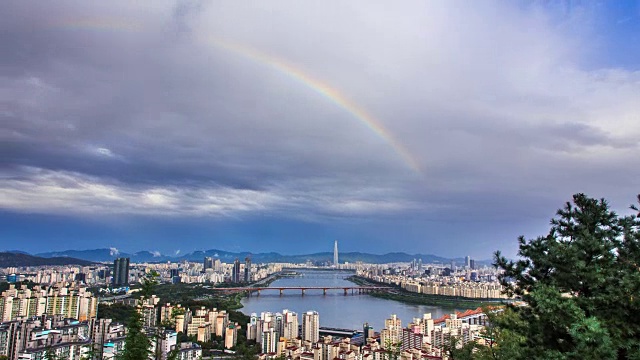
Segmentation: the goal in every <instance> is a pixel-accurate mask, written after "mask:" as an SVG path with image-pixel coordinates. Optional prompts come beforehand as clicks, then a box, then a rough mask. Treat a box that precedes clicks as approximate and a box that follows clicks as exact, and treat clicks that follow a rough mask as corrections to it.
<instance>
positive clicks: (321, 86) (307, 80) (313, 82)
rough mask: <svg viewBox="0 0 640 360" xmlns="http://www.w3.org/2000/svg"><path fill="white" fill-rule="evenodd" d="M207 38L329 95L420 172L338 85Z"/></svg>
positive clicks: (412, 159)
mask: <svg viewBox="0 0 640 360" xmlns="http://www.w3.org/2000/svg"><path fill="white" fill-rule="evenodd" d="M205 42H207V43H209V44H211V45H213V46H215V47H217V48H221V49H224V50H227V51H229V52H232V53H234V54H239V55H241V56H243V57H244V58H247V59H250V60H252V61H254V62H256V63H259V64H262V65H266V66H269V67H271V68H272V69H275V70H277V71H278V72H280V73H282V74H284V75H286V76H288V77H290V78H292V79H294V80H296V81H297V82H299V83H301V84H302V85H304V86H306V87H308V88H309V89H311V90H313V91H315V92H316V93H318V94H320V95H322V96H323V97H325V98H327V99H329V100H330V101H331V102H333V103H335V104H336V105H338V106H339V107H341V108H342V109H344V110H346V111H347V112H348V113H349V114H351V115H352V116H353V117H354V118H355V119H357V120H359V121H360V122H362V123H363V124H365V125H366V126H367V127H368V128H369V129H371V130H372V131H373V132H374V133H376V134H377V135H378V136H379V137H381V138H382V139H384V140H385V142H387V143H388V144H390V145H391V147H392V148H393V149H394V150H395V152H396V153H397V154H398V155H399V156H400V157H401V158H402V160H403V161H404V162H405V163H406V164H407V166H409V168H411V169H412V170H413V171H415V172H416V173H418V174H421V173H422V171H421V168H420V165H419V163H418V161H417V160H416V159H415V157H414V156H413V155H412V154H411V153H410V152H409V150H407V148H406V147H405V146H404V145H402V144H401V143H400V142H399V141H398V140H397V139H396V138H395V136H393V134H392V133H391V132H390V131H389V130H388V129H387V128H386V127H385V126H384V125H382V124H381V123H380V121H378V120H377V119H376V118H375V117H373V116H372V115H371V114H369V113H368V112H367V111H366V110H365V109H364V108H362V107H361V106H359V105H358V104H356V103H355V102H353V101H351V100H350V99H349V98H347V97H346V96H344V95H343V94H342V93H341V92H340V91H338V90H337V89H335V88H333V87H331V86H329V85H328V84H326V83H324V82H322V81H320V80H318V79H315V78H314V77H312V76H311V75H309V74H308V73H305V72H303V71H302V70H300V69H299V68H297V67H295V66H293V65H291V64H289V63H287V62H286V61H284V60H283V59H280V58H277V57H275V56H271V55H268V54H265V53H262V52H259V51H258V50H256V49H253V48H249V47H247V46H243V45H240V44H237V43H232V42H228V41H225V40H222V39H219V38H211V37H210V38H208V39H207V40H205Z"/></svg>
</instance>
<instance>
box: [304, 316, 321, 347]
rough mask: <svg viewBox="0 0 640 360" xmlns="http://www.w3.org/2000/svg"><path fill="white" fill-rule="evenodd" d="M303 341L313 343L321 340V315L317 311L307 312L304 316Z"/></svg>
mask: <svg viewBox="0 0 640 360" xmlns="http://www.w3.org/2000/svg"><path fill="white" fill-rule="evenodd" d="M302 340H303V341H304V340H308V341H311V342H312V343H316V342H318V340H320V315H319V314H318V312H317V311H307V312H306V313H304V314H303V315H302Z"/></svg>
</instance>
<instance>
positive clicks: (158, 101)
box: [0, 1, 640, 251]
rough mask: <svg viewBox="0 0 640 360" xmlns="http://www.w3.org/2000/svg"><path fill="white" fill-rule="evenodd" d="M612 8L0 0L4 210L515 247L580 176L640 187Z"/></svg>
mask: <svg viewBox="0 0 640 360" xmlns="http://www.w3.org/2000/svg"><path fill="white" fill-rule="evenodd" d="M576 14H578V15H576ZM585 14H586V15H585ZM597 15H598V14H597V13H596V12H592V11H586V12H580V11H575V12H574V11H572V12H564V11H562V12H560V13H558V11H557V9H554V8H546V7H544V6H539V5H538V4H535V3H534V4H533V5H527V6H514V5H510V4H504V3H502V4H501V3H489V4H485V5H483V6H479V5H478V6H470V5H469V4H465V3H458V2H455V1H454V2H446V3H424V2H409V3H403V4H400V5H397V6H393V7H389V6H388V4H386V3H382V2H367V3H366V4H365V3H359V2H353V3H340V2H304V3H300V2H277V3H273V2H270V3H245V2H218V3H207V2H198V1H187V2H183V1H181V2H168V1H167V2H154V3H148V4H133V3H127V2H121V3H109V4H106V3H105V4H86V3H82V2H56V3H44V4H37V6H36V5H35V4H33V3H29V2H17V3H10V4H5V6H4V9H3V12H2V14H0V30H1V31H0V46H1V48H0V51H1V53H2V55H1V57H0V123H1V124H2V126H1V127H0V140H1V141H0V169H1V170H2V173H3V176H2V177H1V178H0V185H1V186H0V195H1V200H0V207H1V208H2V209H3V210H5V211H9V212H17V213H27V214H28V213H39V214H50V213H62V214H68V215H69V216H72V217H83V216H91V215H98V216H99V215H100V214H108V215H113V216H117V215H129V214H134V215H141V216H149V217H152V218H155V217H158V218H171V217H176V218H184V217H189V216H196V217H203V218H225V217H229V218H235V217H242V218H244V219H247V224H251V219H252V217H253V216H272V217H273V218H275V219H290V220H292V221H301V222H305V221H306V222H313V223H316V224H317V223H319V224H323V225H324V226H327V227H332V226H333V225H332V223H334V222H337V223H340V226H343V227H342V229H344V228H345V227H346V226H347V225H349V224H353V226H354V228H353V229H351V230H349V233H350V234H357V233H358V231H360V230H361V231H362V234H363V236H371V231H369V230H365V228H367V227H368V226H370V224H368V223H367V222H368V221H375V222H376V224H378V225H377V227H376V229H378V230H380V231H379V233H380V234H382V233H390V232H393V229H396V230H398V231H400V236H405V242H404V243H403V246H404V247H405V248H407V249H409V248H411V247H412V245H411V243H412V241H417V240H418V239H424V238H425V237H428V238H432V239H433V238H439V239H441V238H443V237H446V236H447V233H448V232H450V229H448V228H447V226H444V225H443V226H440V225H438V224H440V223H443V224H453V223H454V224H457V225H456V226H455V228H456V229H455V231H454V232H452V233H455V238H452V239H450V240H451V243H452V244H456V246H458V247H461V246H463V245H469V244H468V239H469V238H470V237H473V234H476V233H477V234H482V235H479V236H480V237H479V238H478V244H480V243H482V244H485V245H487V244H489V245H493V246H494V247H498V246H500V245H501V244H502V243H501V241H502V240H497V239H494V238H491V235H490V234H491V229H493V228H495V227H496V226H500V227H502V226H504V225H501V224H503V223H502V222H508V225H506V229H502V228H501V233H502V234H504V233H506V232H508V231H512V232H513V234H514V236H515V235H517V234H519V232H520V231H518V230H517V229H518V228H521V229H529V228H530V227H531V223H533V222H534V221H533V220H532V219H536V220H537V221H539V222H538V224H541V227H544V226H546V224H547V218H548V217H549V216H550V215H551V214H552V213H553V209H554V208H556V207H557V206H558V205H559V204H561V203H562V202H563V201H565V200H566V199H568V198H569V196H570V195H571V194H572V193H574V192H578V191H586V192H589V193H591V194H592V195H594V196H604V197H608V198H611V199H613V201H614V202H615V204H622V206H624V205H626V203H627V199H630V198H632V197H633V193H634V192H637V189H636V188H635V186H636V184H635V183H634V182H633V181H631V180H629V179H633V178H634V176H635V178H636V179H637V175H639V174H638V173H637V172H638V170H636V169H638V168H640V167H638V166H637V165H638V163H637V162H638V160H637V156H636V153H637V150H638V141H637V139H638V135H639V134H638V133H639V132H640V128H639V127H638V126H639V125H638V124H640V122H638V121H637V114H638V113H639V111H640V109H639V108H638V104H639V103H640V102H639V101H637V100H638V98H637V94H638V93H640V85H638V84H640V82H639V79H640V75H639V74H638V73H637V72H634V71H630V70H625V69H607V68H602V69H595V70H594V69H584V68H582V67H581V64H583V63H585V62H588V61H587V60H588V59H585V56H586V55H585V54H589V51H586V50H585V48H587V49H589V48H591V47H595V46H598V44H597V43H595V42H593V41H592V38H591V37H590V36H589V35H590V34H591V31H592V29H591V28H590V26H591V25H589V24H592V22H591V20H592V19H591V18H590V17H593V16H597ZM221 44H231V45H233V46H223V45H221ZM234 46H235V48H234ZM234 49H235V50H234ZM238 49H240V50H238ZM265 59H271V60H270V61H271V63H270V62H269V61H267V60H265ZM275 62H277V63H278V65H277V66H275V65H274V64H273V63H275ZM296 73H298V74H299V73H303V74H304V75H305V76H306V77H301V76H298V75H296ZM296 76H297V77H296ZM311 78H313V79H316V80H319V81H321V82H323V83H325V84H327V85H329V86H331V87H332V89H325V88H322V87H318V84H314V83H313V82H312V81H311V80H309V79H311ZM305 81H306V83H305ZM314 86H315V87H316V88H314ZM332 91H333V92H332ZM335 93H340V94H343V95H344V96H345V98H347V99H348V100H349V101H350V102H352V103H354V104H357V105H358V106H359V107H361V108H363V109H365V110H366V111H368V112H369V113H370V114H372V115H373V116H374V117H375V118H376V120H377V121H378V122H379V123H380V124H381V125H382V126H384V127H385V128H386V130H384V131H386V132H387V136H390V137H392V138H394V139H395V141H396V142H397V144H399V145H394V144H393V143H392V142H390V141H389V140H388V139H386V140H385V139H384V138H383V137H381V136H380V135H379V134H376V133H375V132H374V131H373V130H372V125H370V124H365V123H364V122H363V121H362V119H358V118H357V114H356V115H354V113H353V111H352V112H351V113H350V110H349V109H348V106H346V108H345V107H344V106H342V105H341V104H340V102H339V101H337V100H336V99H335V98H334V99H332V98H331V96H334V97H335V95H331V94H335ZM394 146H396V147H397V146H403V147H405V148H406V149H407V150H408V152H410V153H411V155H412V156H413V157H414V158H415V159H416V161H417V162H418V163H419V164H420V167H421V173H419V174H418V173H416V172H415V171H412V170H411V169H410V166H409V165H408V164H406V163H405V160H403V157H402V156H401V154H399V152H398V151H397V149H394ZM612 178H614V179H616V181H611V179H612ZM523 209H526V210H523ZM403 219H404V220H406V223H405V225H404V226H403V225H402V221H403ZM436 222H437V224H436ZM481 223H484V225H482V224H481ZM380 224H387V225H386V226H389V229H388V230H382V227H383V225H380ZM248 226H250V225H248ZM409 228H411V229H409ZM523 231H524V230H523ZM465 234H466V235H465ZM452 236H453V235H452ZM376 239H377V237H376ZM378 240H380V241H381V239H378ZM360 241H365V239H361V240H360ZM379 244H382V242H380V243H379ZM417 246H419V247H420V249H418V250H422V249H426V247H427V246H428V245H417ZM469 246H475V245H472V244H471V245H469ZM483 246H484V245H483ZM471 249H472V250H473V249H475V250H473V251H481V250H479V249H481V247H480V245H478V246H476V247H473V248H471ZM482 249H484V247H482ZM482 251H484V250H482Z"/></svg>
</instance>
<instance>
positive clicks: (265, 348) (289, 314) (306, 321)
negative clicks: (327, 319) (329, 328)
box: [247, 309, 320, 356]
mask: <svg viewBox="0 0 640 360" xmlns="http://www.w3.org/2000/svg"><path fill="white" fill-rule="evenodd" d="M319 339H320V315H319V314H318V312H316V311H307V312H305V313H304V314H302V326H300V325H299V322H298V314H296V313H295V312H293V311H290V310H286V309H285V310H283V311H282V313H275V314H274V313H271V312H263V313H261V314H260V317H258V316H257V314H255V313H254V314H251V319H250V321H249V323H248V324H247V340H255V341H256V343H257V344H258V345H259V346H260V350H261V353H262V354H266V356H268V355H271V356H275V355H280V354H283V353H284V351H285V349H287V348H290V347H292V346H293V347H300V346H302V344H306V346H311V345H312V344H314V343H316V342H318V341H319Z"/></svg>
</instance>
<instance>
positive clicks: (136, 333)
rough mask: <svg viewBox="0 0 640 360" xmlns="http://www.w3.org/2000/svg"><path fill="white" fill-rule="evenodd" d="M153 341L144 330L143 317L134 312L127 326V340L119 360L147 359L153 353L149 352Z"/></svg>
mask: <svg viewBox="0 0 640 360" xmlns="http://www.w3.org/2000/svg"><path fill="white" fill-rule="evenodd" d="M150 346H151V341H150V340H149V338H148V337H147V334H145V332H144V329H143V328H142V315H140V313H139V312H137V311H134V312H133V313H132V314H131V318H130V319H129V324H128V325H127V337H126V338H125V345H124V350H123V352H122V353H121V354H120V356H119V357H118V360H140V359H147V358H148V357H149V355H150V354H151V353H152V352H151V351H150V350H149V347H150Z"/></svg>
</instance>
